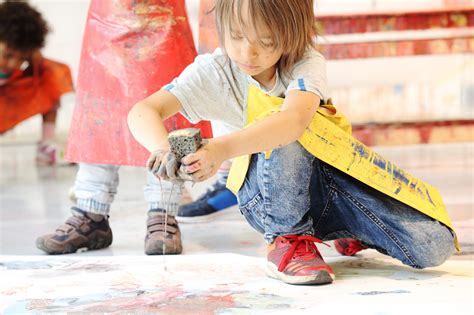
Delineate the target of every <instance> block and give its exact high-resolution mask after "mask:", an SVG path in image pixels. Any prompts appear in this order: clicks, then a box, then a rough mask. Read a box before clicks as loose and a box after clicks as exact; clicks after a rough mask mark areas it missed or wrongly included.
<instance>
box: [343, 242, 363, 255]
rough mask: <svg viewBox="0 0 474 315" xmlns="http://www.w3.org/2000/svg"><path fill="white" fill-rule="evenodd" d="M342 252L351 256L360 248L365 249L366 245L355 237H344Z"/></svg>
mask: <svg viewBox="0 0 474 315" xmlns="http://www.w3.org/2000/svg"><path fill="white" fill-rule="evenodd" d="M343 242H344V243H343V245H346V246H343V248H344V249H343V252H344V255H346V256H352V255H354V254H355V253H357V252H360V251H361V250H364V249H367V246H364V245H362V243H361V242H360V241H358V240H355V239H344V240H343Z"/></svg>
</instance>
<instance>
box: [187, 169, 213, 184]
mask: <svg viewBox="0 0 474 315" xmlns="http://www.w3.org/2000/svg"><path fill="white" fill-rule="evenodd" d="M191 176H192V178H193V181H195V182H202V181H204V180H206V179H208V178H209V177H210V176H209V172H207V171H204V170H199V171H197V172H195V173H193V174H192V175H191Z"/></svg>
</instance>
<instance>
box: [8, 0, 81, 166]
mask: <svg viewBox="0 0 474 315" xmlns="http://www.w3.org/2000/svg"><path fill="white" fill-rule="evenodd" d="M0 21H2V22H1V23H0V117H1V119H0V134H3V133H5V132H6V131H8V130H11V129H12V128H14V127H15V126H16V125H17V124H19V123H20V122H22V121H24V120H26V119H28V118H30V117H32V116H34V115H38V114H40V115H42V117H43V122H42V132H41V140H40V141H39V143H38V147H37V156H36V162H37V163H38V164H39V165H53V164H55V163H56V156H57V155H56V146H55V144H54V142H53V140H54V130H55V126H56V115H57V110H58V107H59V105H60V97H61V96H62V95H63V94H65V93H67V92H71V91H73V84H72V78H71V73H70V70H69V67H68V66H67V65H64V64H61V63H58V62H56V61H52V60H49V59H46V58H44V57H43V56H42V55H41V52H40V50H41V48H43V46H44V44H45V38H46V35H47V34H48V31H49V28H48V25H47V23H46V21H45V20H44V19H43V17H42V16H41V14H40V13H39V12H38V11H37V10H35V9H34V8H32V7H31V6H30V5H28V4H27V3H25V2H18V1H6V2H3V3H0Z"/></svg>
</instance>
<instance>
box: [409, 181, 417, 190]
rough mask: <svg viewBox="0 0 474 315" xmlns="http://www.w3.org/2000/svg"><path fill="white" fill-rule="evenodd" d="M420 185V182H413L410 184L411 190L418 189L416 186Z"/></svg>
mask: <svg viewBox="0 0 474 315" xmlns="http://www.w3.org/2000/svg"><path fill="white" fill-rule="evenodd" d="M417 184H418V182H411V183H410V188H412V189H416V185H417Z"/></svg>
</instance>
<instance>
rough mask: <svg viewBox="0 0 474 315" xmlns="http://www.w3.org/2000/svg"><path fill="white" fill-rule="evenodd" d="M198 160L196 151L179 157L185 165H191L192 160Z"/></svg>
mask: <svg viewBox="0 0 474 315" xmlns="http://www.w3.org/2000/svg"><path fill="white" fill-rule="evenodd" d="M198 160H199V155H198V154H196V153H191V154H188V155H186V156H185V157H183V158H182V159H181V163H183V164H185V165H191V164H193V163H194V162H196V161H198Z"/></svg>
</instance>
